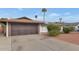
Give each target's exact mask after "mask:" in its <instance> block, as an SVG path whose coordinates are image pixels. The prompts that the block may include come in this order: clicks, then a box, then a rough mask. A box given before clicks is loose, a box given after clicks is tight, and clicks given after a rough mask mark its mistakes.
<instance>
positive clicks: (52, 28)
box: [47, 24, 60, 36]
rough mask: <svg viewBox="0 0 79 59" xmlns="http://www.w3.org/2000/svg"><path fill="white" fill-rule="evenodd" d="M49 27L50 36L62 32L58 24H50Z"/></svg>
mask: <svg viewBox="0 0 79 59" xmlns="http://www.w3.org/2000/svg"><path fill="white" fill-rule="evenodd" d="M47 29H48V34H49V35H50V36H57V35H59V34H60V26H59V25H58V24H48V25H47Z"/></svg>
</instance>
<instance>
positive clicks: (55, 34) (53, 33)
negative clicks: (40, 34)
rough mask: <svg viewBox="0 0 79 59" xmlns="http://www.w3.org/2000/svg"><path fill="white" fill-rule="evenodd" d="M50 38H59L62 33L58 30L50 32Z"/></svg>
mask: <svg viewBox="0 0 79 59" xmlns="http://www.w3.org/2000/svg"><path fill="white" fill-rule="evenodd" d="M48 33H49V35H50V36H57V35H59V34H60V32H59V31H58V30H52V31H49V32H48Z"/></svg>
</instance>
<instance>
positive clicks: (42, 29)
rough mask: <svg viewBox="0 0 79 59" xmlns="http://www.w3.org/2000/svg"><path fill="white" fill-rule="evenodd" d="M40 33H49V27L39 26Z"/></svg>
mask: <svg viewBox="0 0 79 59" xmlns="http://www.w3.org/2000/svg"><path fill="white" fill-rule="evenodd" d="M39 32H40V33H44V32H48V31H47V27H46V26H43V25H39Z"/></svg>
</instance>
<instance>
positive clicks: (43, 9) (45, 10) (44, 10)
mask: <svg viewBox="0 0 79 59" xmlns="http://www.w3.org/2000/svg"><path fill="white" fill-rule="evenodd" d="M42 12H43V21H44V22H45V15H46V14H45V13H46V12H47V9H46V8H42Z"/></svg>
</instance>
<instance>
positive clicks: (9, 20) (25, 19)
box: [0, 17, 43, 24]
mask: <svg viewBox="0 0 79 59" xmlns="http://www.w3.org/2000/svg"><path fill="white" fill-rule="evenodd" d="M0 22H16V23H40V24H43V22H41V21H36V20H32V19H30V18H27V17H26V18H25V17H21V18H14V19H0Z"/></svg>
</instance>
